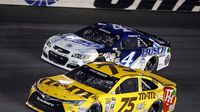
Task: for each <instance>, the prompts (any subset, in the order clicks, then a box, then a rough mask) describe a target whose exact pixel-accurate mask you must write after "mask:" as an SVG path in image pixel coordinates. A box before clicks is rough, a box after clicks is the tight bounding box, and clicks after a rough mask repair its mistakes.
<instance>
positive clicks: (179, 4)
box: [172, 0, 186, 11]
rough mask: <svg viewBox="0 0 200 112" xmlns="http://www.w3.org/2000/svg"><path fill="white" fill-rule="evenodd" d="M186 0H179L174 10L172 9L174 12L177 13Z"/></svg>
mask: <svg viewBox="0 0 200 112" xmlns="http://www.w3.org/2000/svg"><path fill="white" fill-rule="evenodd" d="M185 1H186V0H179V1H178V2H177V3H176V5H175V6H174V8H173V9H172V11H176V10H177V9H178V8H179V7H180V6H181V5H182V4H183V3H184V2H185Z"/></svg>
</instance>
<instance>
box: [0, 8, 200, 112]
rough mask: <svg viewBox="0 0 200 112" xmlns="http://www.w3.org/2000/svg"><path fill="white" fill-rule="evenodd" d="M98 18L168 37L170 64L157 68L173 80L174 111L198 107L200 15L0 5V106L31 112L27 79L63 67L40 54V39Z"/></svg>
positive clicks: (4, 111)
mask: <svg viewBox="0 0 200 112" xmlns="http://www.w3.org/2000/svg"><path fill="white" fill-rule="evenodd" d="M99 21H108V22H115V23H120V24H123V25H127V26H130V27H133V28H137V29H140V30H143V31H146V32H149V33H152V34H155V35H157V36H159V37H163V38H165V39H167V40H169V41H171V43H172V60H171V63H170V66H169V67H168V68H166V69H163V70H161V71H159V72H158V74H160V75H162V76H165V77H167V78H168V79H170V80H172V81H174V82H176V83H177V88H178V93H177V94H178V101H177V105H176V108H175V112H199V109H200V73H199V70H200V58H199V57H200V15H199V13H169V12H145V11H120V10H92V9H71V8H70V9H66V8H36V7H35V8H34V7H32V8H31V7H23V6H20V7H18V6H0V111H1V112H31V111H32V110H30V109H29V108H27V107H26V106H25V101H26V99H27V96H28V92H29V89H30V87H31V85H32V84H33V83H34V82H35V81H36V80H38V79H39V78H41V77H45V76H51V75H57V74H62V73H64V72H65V70H62V69H60V68H57V67H55V66H53V65H50V64H48V63H46V62H44V61H42V60H41V59H40V55H41V51H42V47H43V44H44V43H45V40H46V39H47V38H49V37H50V36H52V35H55V34H58V33H68V32H74V31H76V30H78V29H80V28H82V27H84V26H85V25H88V24H92V23H95V22H99Z"/></svg>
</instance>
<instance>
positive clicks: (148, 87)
mask: <svg viewBox="0 0 200 112" xmlns="http://www.w3.org/2000/svg"><path fill="white" fill-rule="evenodd" d="M139 82H140V85H141V86H140V87H141V92H139V93H138V94H139V97H138V100H139V101H140V102H143V104H144V105H142V103H141V105H140V106H138V108H137V109H138V110H140V111H145V110H148V109H149V108H150V107H151V105H152V104H153V103H154V102H155V101H157V100H158V96H159V94H158V93H159V91H160V90H159V89H158V85H157V84H155V83H154V82H155V81H154V80H152V79H151V78H147V77H142V78H139Z"/></svg>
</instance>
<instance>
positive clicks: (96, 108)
mask: <svg viewBox="0 0 200 112" xmlns="http://www.w3.org/2000/svg"><path fill="white" fill-rule="evenodd" d="M87 112H102V107H101V105H100V104H99V103H95V104H93V105H92V106H91V107H90V108H89V109H88V111H87Z"/></svg>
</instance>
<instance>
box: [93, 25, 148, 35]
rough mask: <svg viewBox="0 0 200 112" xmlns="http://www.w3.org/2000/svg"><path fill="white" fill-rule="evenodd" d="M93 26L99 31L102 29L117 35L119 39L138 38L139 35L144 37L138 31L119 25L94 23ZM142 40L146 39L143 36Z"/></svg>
mask: <svg viewBox="0 0 200 112" xmlns="http://www.w3.org/2000/svg"><path fill="white" fill-rule="evenodd" d="M94 26H95V27H96V28H99V29H103V30H104V31H106V32H111V33H113V34H115V35H119V36H120V37H140V36H141V35H145V34H143V33H141V32H139V31H136V30H134V29H132V28H129V27H126V26H122V25H119V24H114V23H108V22H99V23H95V24H94ZM143 38H148V37H146V35H145V36H143Z"/></svg>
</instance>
